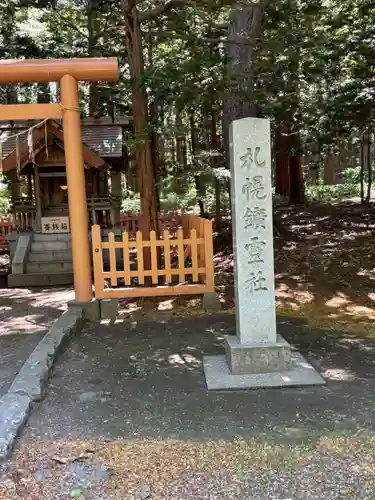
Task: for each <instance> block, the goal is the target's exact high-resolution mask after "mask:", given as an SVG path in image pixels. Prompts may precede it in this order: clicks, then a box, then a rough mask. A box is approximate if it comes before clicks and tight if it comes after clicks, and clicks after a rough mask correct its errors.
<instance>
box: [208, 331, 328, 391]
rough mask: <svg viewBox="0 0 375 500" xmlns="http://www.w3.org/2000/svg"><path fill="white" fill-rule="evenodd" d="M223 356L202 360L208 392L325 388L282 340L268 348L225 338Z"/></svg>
mask: <svg viewBox="0 0 375 500" xmlns="http://www.w3.org/2000/svg"><path fill="white" fill-rule="evenodd" d="M225 340H226V346H225V349H226V356H205V357H204V359H203V367H204V374H205V377H206V383H207V389H208V390H225V389H252V388H254V389H255V388H265V387H288V386H307V385H324V384H325V381H324V379H323V378H322V377H321V376H320V375H319V374H318V373H317V372H316V371H315V369H314V368H313V367H312V366H311V365H310V364H309V363H308V362H307V361H306V360H305V359H304V357H303V356H301V354H299V353H298V352H296V351H293V349H292V347H291V346H290V345H289V344H288V342H286V341H285V340H284V339H283V338H282V337H280V336H278V339H277V342H276V343H270V344H240V342H239V339H238V338H237V337H226V339H225Z"/></svg>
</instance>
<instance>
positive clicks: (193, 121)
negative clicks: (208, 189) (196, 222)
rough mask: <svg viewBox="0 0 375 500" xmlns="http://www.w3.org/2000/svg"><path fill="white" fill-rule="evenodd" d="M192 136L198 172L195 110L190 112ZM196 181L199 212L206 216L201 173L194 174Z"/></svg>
mask: <svg viewBox="0 0 375 500" xmlns="http://www.w3.org/2000/svg"><path fill="white" fill-rule="evenodd" d="M190 138H191V155H192V157H193V160H192V162H193V166H194V172H196V171H197V170H198V164H197V160H196V155H197V153H198V151H197V142H198V141H197V131H196V128H195V115H194V112H193V111H191V113H190ZM194 183H195V192H196V195H197V203H198V206H199V214H200V216H201V217H204V216H205V212H204V203H203V200H202V198H201V194H202V186H201V179H200V175H197V174H195V175H194Z"/></svg>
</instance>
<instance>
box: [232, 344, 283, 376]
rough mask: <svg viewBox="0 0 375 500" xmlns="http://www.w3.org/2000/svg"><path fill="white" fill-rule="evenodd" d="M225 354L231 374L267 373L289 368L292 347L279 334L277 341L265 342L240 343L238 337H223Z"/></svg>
mask: <svg viewBox="0 0 375 500" xmlns="http://www.w3.org/2000/svg"><path fill="white" fill-rule="evenodd" d="M225 354H226V359H227V363H228V366H229V369H230V371H231V373H232V374H233V375H244V374H246V373H267V372H280V371H285V370H290V369H291V368H292V365H293V363H292V349H291V346H290V344H288V342H286V341H285V340H284V339H283V338H282V337H281V336H280V335H279V336H278V339H277V342H275V343H267V344H253V343H251V344H250V343H246V344H241V343H240V340H239V338H238V337H235V336H229V335H228V336H226V337H225Z"/></svg>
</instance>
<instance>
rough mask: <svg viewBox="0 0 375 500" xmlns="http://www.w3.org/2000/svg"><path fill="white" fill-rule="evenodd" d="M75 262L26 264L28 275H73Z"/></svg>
mask: <svg viewBox="0 0 375 500" xmlns="http://www.w3.org/2000/svg"><path fill="white" fill-rule="evenodd" d="M72 272H73V262H52V261H43V262H28V263H27V264H26V273H31V274H33V273H38V274H39V273H40V274H55V273H72Z"/></svg>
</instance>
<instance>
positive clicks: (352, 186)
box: [306, 167, 360, 203]
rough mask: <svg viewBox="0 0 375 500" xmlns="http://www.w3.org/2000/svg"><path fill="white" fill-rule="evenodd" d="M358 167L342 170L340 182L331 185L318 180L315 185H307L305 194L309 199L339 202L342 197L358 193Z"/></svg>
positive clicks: (356, 195) (353, 195) (357, 194)
mask: <svg viewBox="0 0 375 500" xmlns="http://www.w3.org/2000/svg"><path fill="white" fill-rule="evenodd" d="M359 176H360V167H357V168H347V169H345V170H344V171H343V175H342V182H341V183H340V184H335V185H332V186H328V185H325V184H324V183H323V182H322V181H320V182H319V183H318V184H316V185H309V186H307V190H306V195H307V198H308V199H310V200H312V201H313V200H315V201H321V202H326V203H334V202H340V201H343V200H344V199H348V198H354V197H358V196H359V195H360V182H359Z"/></svg>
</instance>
